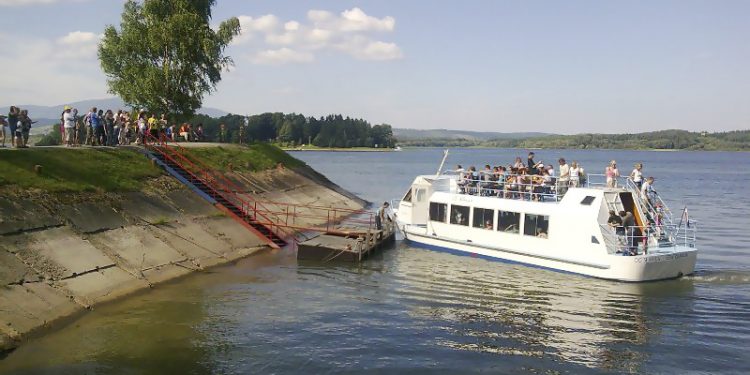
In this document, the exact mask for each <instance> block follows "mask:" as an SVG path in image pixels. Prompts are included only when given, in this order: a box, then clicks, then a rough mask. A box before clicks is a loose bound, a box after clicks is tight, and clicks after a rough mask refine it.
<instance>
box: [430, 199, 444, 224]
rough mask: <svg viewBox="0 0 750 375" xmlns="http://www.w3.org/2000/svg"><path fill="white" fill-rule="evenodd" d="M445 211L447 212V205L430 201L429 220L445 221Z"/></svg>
mask: <svg viewBox="0 0 750 375" xmlns="http://www.w3.org/2000/svg"><path fill="white" fill-rule="evenodd" d="M446 212H448V205H447V204H445V203H435V202H430V220H431V221H439V222H441V223H445V217H446V216H447V215H446Z"/></svg>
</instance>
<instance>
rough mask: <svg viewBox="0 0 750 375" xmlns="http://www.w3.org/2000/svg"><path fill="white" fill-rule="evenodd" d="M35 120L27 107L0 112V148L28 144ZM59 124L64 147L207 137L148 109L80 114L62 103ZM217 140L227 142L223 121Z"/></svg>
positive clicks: (200, 127)
mask: <svg viewBox="0 0 750 375" xmlns="http://www.w3.org/2000/svg"><path fill="white" fill-rule="evenodd" d="M35 123H36V121H33V120H31V118H30V117H29V112H28V110H26V109H21V108H18V107H16V106H11V107H10V109H9V110H8V114H7V115H4V114H2V115H0V147H6V143H8V144H9V145H10V146H11V147H15V148H26V147H29V133H30V131H31V125H32V124H35ZM58 126H59V130H60V137H61V139H60V143H61V144H63V145H65V146H66V147H74V146H84V145H85V146H121V145H130V144H136V145H139V144H143V143H144V142H147V141H148V140H149V139H150V138H151V139H152V137H153V138H157V139H160V140H171V141H182V142H202V141H205V138H206V135H205V133H204V129H203V124H200V123H199V124H197V125H193V124H191V123H188V122H184V123H182V124H179V125H178V124H176V123H174V122H171V123H170V121H169V120H168V117H167V115H166V114H161V115H157V114H156V113H149V112H147V111H139V112H134V113H130V112H128V111H123V110H117V111H114V110H111V109H107V110H102V109H97V108H96V107H93V108H91V109H90V110H89V111H88V112H87V113H85V114H83V115H80V114H79V112H78V109H76V108H72V107H70V106H65V107H64V108H63V111H62V113H61V114H60V122H59V124H58ZM219 141H220V142H222V141H223V142H227V141H228V139H227V130H226V126H225V125H224V124H221V125H220V127H219Z"/></svg>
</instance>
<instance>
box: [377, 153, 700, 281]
mask: <svg viewBox="0 0 750 375" xmlns="http://www.w3.org/2000/svg"><path fill="white" fill-rule="evenodd" d="M446 155H447V154H446ZM587 177H588V178H587V181H586V183H585V184H584V186H581V187H567V186H565V187H561V186H559V184H551V185H550V184H547V185H545V184H543V183H536V184H535V183H533V182H532V183H529V184H527V185H524V184H515V183H514V184H505V186H503V184H492V183H485V182H483V181H471V180H466V179H465V178H464V177H462V176H459V175H445V174H440V173H438V174H437V175H424V176H418V177H416V178H415V179H414V182H413V183H412V185H411V187H410V188H409V190H408V191H407V192H406V194H405V196H404V197H403V199H401V201H400V202H398V203H397V205H396V204H393V205H392V207H394V208H395V207H398V208H397V209H395V210H394V214H395V219H396V223H397V225H398V228H399V230H400V231H401V232H402V234H403V236H404V238H405V239H406V240H407V241H409V242H411V243H413V244H415V245H418V246H422V247H427V248H432V249H437V250H444V251H449V252H454V253H458V254H463V255H473V256H480V257H484V258H489V259H496V260H504V261H510V262H518V263H523V264H527V265H532V266H537V267H542V268H548V269H552V270H557V271H563V272H570V273H576V274H581V275H586V276H592V277H597V278H602V279H610V280H618V281H629V282H638V281H651V280H662V279H670V278H677V277H681V276H683V275H689V274H692V273H693V271H694V269H695V262H696V255H697V249H696V244H695V242H696V241H695V232H696V228H695V223H693V222H691V221H690V220H689V218H688V217H687V209H684V210H683V211H682V215H679V216H680V217H673V215H672V212H671V211H670V210H669V209H668V207H667V205H666V204H665V203H664V202H663V201H662V200H661V198H660V197H658V196H655V197H652V198H646V197H643V196H642V195H641V192H640V191H639V189H638V188H637V186H636V185H635V184H634V183H633V182H632V181H630V180H628V179H624V178H623V179H620V180H618V184H617V186H616V187H607V186H606V184H605V183H604V176H601V175H591V174H589V175H588V176H587ZM592 179H593V180H592ZM599 179H600V180H601V183H600V182H598V180H599ZM610 210H614V211H615V212H620V211H627V212H631V213H632V214H633V216H634V219H635V223H636V225H635V226H633V227H629V228H622V229H620V230H617V229H616V228H613V227H610V226H609V225H608V224H607V221H608V218H609V211H610ZM675 216H677V215H675Z"/></svg>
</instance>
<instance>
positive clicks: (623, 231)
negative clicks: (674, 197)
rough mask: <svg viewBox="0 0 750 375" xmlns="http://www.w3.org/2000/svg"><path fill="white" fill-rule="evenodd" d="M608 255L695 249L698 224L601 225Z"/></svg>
mask: <svg viewBox="0 0 750 375" xmlns="http://www.w3.org/2000/svg"><path fill="white" fill-rule="evenodd" d="M600 226H601V228H602V234H603V235H604V242H605V244H606V246H607V252H608V253H610V254H623V255H642V254H649V253H654V252H659V253H665V252H673V251H676V250H677V249H678V247H679V248H681V249H685V248H695V244H696V231H697V228H696V226H695V224H694V223H693V224H688V223H687V222H685V223H682V224H663V225H648V226H632V227H611V226H609V225H607V224H600Z"/></svg>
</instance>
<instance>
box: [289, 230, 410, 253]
mask: <svg viewBox="0 0 750 375" xmlns="http://www.w3.org/2000/svg"><path fill="white" fill-rule="evenodd" d="M394 229H395V228H394V225H393V224H392V223H387V224H385V223H384V225H383V229H382V230H374V231H368V230H367V229H366V228H364V229H362V228H355V227H351V228H339V229H338V230H337V232H338V233H342V232H343V233H348V235H340V234H336V235H333V234H326V233H321V234H320V235H318V236H316V237H313V238H311V239H309V240H307V241H304V242H300V243H299V244H297V259H303V260H319V261H323V262H330V261H336V262H360V261H362V260H363V259H365V258H367V257H368V256H369V255H371V254H373V253H374V252H375V251H377V250H378V249H380V248H382V247H383V245H385V244H388V243H392V242H393V241H394V240H395V237H396V232H395V231H394Z"/></svg>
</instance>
